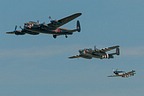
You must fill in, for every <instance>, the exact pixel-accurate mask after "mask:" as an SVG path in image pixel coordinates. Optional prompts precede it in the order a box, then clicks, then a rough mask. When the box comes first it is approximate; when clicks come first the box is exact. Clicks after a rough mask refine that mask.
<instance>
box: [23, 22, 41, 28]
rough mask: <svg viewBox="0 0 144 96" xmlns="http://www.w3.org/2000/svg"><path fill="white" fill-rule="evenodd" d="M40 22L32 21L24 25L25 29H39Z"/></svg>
mask: <svg viewBox="0 0 144 96" xmlns="http://www.w3.org/2000/svg"><path fill="white" fill-rule="evenodd" d="M39 25H40V24H39V22H34V21H30V22H27V23H24V28H37V27H39Z"/></svg>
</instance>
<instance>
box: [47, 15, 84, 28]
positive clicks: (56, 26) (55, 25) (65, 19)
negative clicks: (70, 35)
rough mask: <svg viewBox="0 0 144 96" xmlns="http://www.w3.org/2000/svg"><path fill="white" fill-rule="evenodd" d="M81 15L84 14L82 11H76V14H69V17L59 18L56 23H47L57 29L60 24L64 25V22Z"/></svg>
mask: <svg viewBox="0 0 144 96" xmlns="http://www.w3.org/2000/svg"><path fill="white" fill-rule="evenodd" d="M80 15H82V13H76V14H73V15H70V16H68V17H65V18H63V19H60V20H57V21H55V22H54V23H49V24H47V25H48V26H49V27H51V28H52V29H56V28H58V27H60V26H62V25H64V24H66V23H68V22H70V21H71V20H73V19H75V18H77V17H79V16H80Z"/></svg>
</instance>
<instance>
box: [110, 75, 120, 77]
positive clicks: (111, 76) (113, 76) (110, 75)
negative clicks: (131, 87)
mask: <svg viewBox="0 0 144 96" xmlns="http://www.w3.org/2000/svg"><path fill="white" fill-rule="evenodd" d="M108 77H118V76H117V75H110V76H108Z"/></svg>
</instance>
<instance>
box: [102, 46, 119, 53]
mask: <svg viewBox="0 0 144 96" xmlns="http://www.w3.org/2000/svg"><path fill="white" fill-rule="evenodd" d="M118 47H119V46H112V47H108V48H103V49H101V50H100V51H102V52H107V51H111V50H113V49H116V48H118Z"/></svg>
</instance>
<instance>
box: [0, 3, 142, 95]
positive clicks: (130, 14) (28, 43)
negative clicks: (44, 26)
mask: <svg viewBox="0 0 144 96" xmlns="http://www.w3.org/2000/svg"><path fill="white" fill-rule="evenodd" d="M143 10H144V1H143V0H85V1H82V0H81V1H80V0H40V1H36V0H11V1H10V0H1V3H0V14H1V15H0V21H1V23H0V32H1V35H0V96H143V90H144V86H143V84H144V80H143V78H144V70H143V68H144V63H143V62H144V59H143V58H144V42H143V41H144V38H143V37H144V11H143ZM77 12H81V13H82V16H80V17H78V18H76V19H75V20H73V21H71V22H69V23H68V24H66V25H64V26H62V27H64V28H69V29H73V28H75V26H76V21H77V20H80V22H81V27H82V30H81V32H80V33H77V32H76V33H75V34H73V35H72V36H68V38H65V36H58V37H57V38H56V39H54V38H53V37H52V35H47V34H40V35H37V36H32V35H24V36H15V35H7V34H5V32H7V31H13V30H14V27H15V25H18V26H23V23H24V22H28V21H37V20H39V21H40V22H41V23H42V22H46V23H49V19H48V17H49V16H51V17H52V18H53V19H61V18H63V17H65V16H69V15H71V14H74V13H77ZM95 45H96V46H97V47H98V48H104V47H109V46H113V45H119V46H120V50H121V54H120V56H115V58H114V59H105V60H99V59H92V60H86V59H83V58H80V59H72V60H70V59H68V57H69V56H72V55H76V54H78V50H79V49H83V48H93V46H95ZM117 68H118V69H121V70H125V71H130V70H136V75H135V76H134V77H130V78H108V77H107V76H108V75H111V74H112V70H113V69H117Z"/></svg>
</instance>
